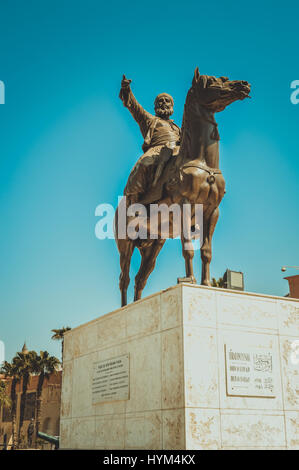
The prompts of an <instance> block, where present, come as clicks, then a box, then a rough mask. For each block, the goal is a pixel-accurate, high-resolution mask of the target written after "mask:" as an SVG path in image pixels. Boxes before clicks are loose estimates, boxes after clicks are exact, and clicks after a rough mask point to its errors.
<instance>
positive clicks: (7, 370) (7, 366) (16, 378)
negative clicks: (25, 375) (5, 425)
mask: <svg viewBox="0 0 299 470" xmlns="http://www.w3.org/2000/svg"><path fill="white" fill-rule="evenodd" d="M0 372H1V374H4V376H5V377H6V378H7V377H9V378H10V379H11V387H10V402H11V405H10V409H11V411H10V412H11V426H12V445H13V448H14V449H15V448H16V447H17V432H16V431H17V428H16V415H17V393H16V387H17V383H19V382H20V379H21V377H20V374H19V369H18V367H17V365H16V363H15V362H14V359H13V360H12V362H11V363H10V362H7V361H4V363H3V365H2V367H1V369H0Z"/></svg>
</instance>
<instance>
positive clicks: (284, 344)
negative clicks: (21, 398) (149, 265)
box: [60, 284, 299, 449]
mask: <svg viewBox="0 0 299 470" xmlns="http://www.w3.org/2000/svg"><path fill="white" fill-rule="evenodd" d="M298 317H299V300H295V299H290V298H281V297H270V296H264V295H258V294H250V293H243V292H236V291H229V290H225V289H216V288H209V287H202V286H196V285H190V284H188V285H187V284H180V285H177V286H175V287H172V288H170V289H168V290H166V291H163V292H159V293H157V294H154V295H152V296H149V297H147V298H145V299H142V300H140V301H138V302H135V303H133V304H130V305H128V306H126V307H123V308H121V309H119V310H116V311H114V312H112V313H109V314H107V315H103V316H102V317H100V318H98V319H96V320H94V321H92V322H90V323H86V324H84V325H81V326H79V327H78V328H74V329H72V330H71V331H69V332H67V333H66V335H65V344H64V371H63V385H62V404H61V429H60V436H61V448H62V449H66V448H71V449H245V448H246V449H266V448H267V449H298V448H299V424H298V423H299V411H298V410H299V383H298V382H299V364H294V362H296V361H294V360H293V361H291V352H292V346H291V345H292V343H293V342H294V341H295V340H296V339H297V340H298V339H299V318H298ZM231 344H240V349H242V348H243V349H244V350H247V349H248V348H254V349H255V350H257V351H258V350H259V349H260V350H261V351H264V350H267V351H268V352H269V351H271V357H272V360H273V364H274V370H275V374H274V377H273V379H274V390H275V393H274V395H275V396H274V397H272V398H268V397H259V396H242V395H241V394H240V396H231V395H229V394H228V384H227V376H226V375H227V373H226V369H227V366H226V358H225V345H226V347H228V346H229V345H231ZM124 355H128V356H129V364H130V366H129V367H130V381H129V399H126V400H121V401H110V402H106V403H103V402H100V403H96V404H92V380H93V367H94V363H95V362H96V361H103V360H108V359H112V358H115V357H119V356H124ZM298 356H299V355H298Z"/></svg>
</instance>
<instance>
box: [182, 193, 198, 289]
mask: <svg viewBox="0 0 299 470" xmlns="http://www.w3.org/2000/svg"><path fill="white" fill-rule="evenodd" d="M184 204H188V201H187V200H186V199H185V200H184V201H183V204H182V206H181V241H182V252H183V257H184V259H185V268H186V277H185V278H180V279H178V281H179V282H192V283H193V284H196V279H195V277H194V272H193V257H194V248H193V243H192V237H191V210H190V214H189V213H188V210H184Z"/></svg>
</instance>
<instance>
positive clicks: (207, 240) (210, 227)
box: [200, 207, 219, 286]
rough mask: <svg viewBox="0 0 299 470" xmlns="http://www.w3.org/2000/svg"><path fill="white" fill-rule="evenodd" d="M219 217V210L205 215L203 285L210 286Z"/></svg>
mask: <svg viewBox="0 0 299 470" xmlns="http://www.w3.org/2000/svg"><path fill="white" fill-rule="evenodd" d="M218 217H219V208H218V207H216V209H214V210H213V212H212V213H210V214H209V215H207V216H206V215H204V220H203V244H202V247H201V249H200V251H201V260H202V268H201V284H202V285H204V286H210V285H211V281H210V263H211V260H212V236H213V233H214V230H215V227H216V224H217V220H218Z"/></svg>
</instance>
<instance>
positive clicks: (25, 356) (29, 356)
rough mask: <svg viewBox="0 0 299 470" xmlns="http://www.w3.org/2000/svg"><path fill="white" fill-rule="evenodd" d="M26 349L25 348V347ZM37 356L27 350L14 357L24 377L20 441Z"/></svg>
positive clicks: (19, 371) (19, 439)
mask: <svg viewBox="0 0 299 470" xmlns="http://www.w3.org/2000/svg"><path fill="white" fill-rule="evenodd" d="M23 349H24V348H23ZM36 356H37V353H36V352H35V351H25V352H18V353H17V355H16V356H15V357H14V358H13V361H14V363H15V364H16V367H17V368H18V373H19V375H20V376H21V377H22V395H21V407H20V423H19V433H18V443H19V444H20V442H21V431H22V427H23V424H24V417H25V409H26V398H27V389H28V383H29V379H30V375H31V374H32V372H33V370H34V369H33V364H34V360H35V358H36Z"/></svg>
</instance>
